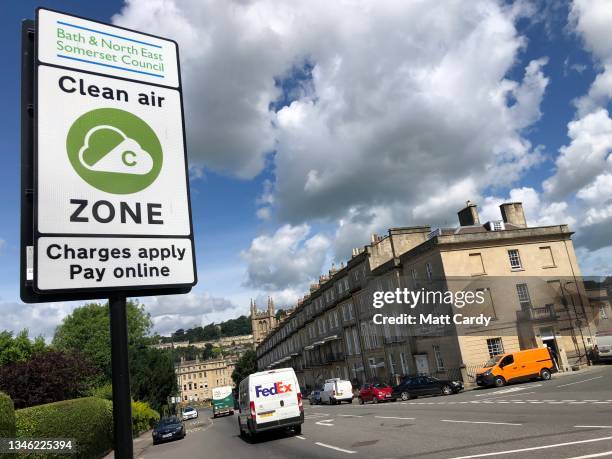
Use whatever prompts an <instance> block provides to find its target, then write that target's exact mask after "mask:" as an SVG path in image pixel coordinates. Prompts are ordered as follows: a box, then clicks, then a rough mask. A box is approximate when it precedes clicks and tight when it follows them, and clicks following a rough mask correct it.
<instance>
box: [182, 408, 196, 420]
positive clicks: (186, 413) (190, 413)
mask: <svg viewBox="0 0 612 459" xmlns="http://www.w3.org/2000/svg"><path fill="white" fill-rule="evenodd" d="M197 417H198V410H196V409H195V408H194V407H192V406H188V407H186V408H185V409H183V421H187V420H189V419H197Z"/></svg>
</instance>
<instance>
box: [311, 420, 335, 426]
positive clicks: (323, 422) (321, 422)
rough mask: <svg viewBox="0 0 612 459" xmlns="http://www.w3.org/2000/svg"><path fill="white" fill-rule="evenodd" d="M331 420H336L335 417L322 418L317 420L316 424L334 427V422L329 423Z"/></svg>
mask: <svg viewBox="0 0 612 459" xmlns="http://www.w3.org/2000/svg"><path fill="white" fill-rule="evenodd" d="M330 422H334V420H333V419H321V420H320V421H317V422H315V424H317V425H319V426H325V427H333V424H328V423H330Z"/></svg>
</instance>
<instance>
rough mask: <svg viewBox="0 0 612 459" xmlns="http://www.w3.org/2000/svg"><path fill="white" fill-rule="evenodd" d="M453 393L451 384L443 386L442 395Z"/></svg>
mask: <svg viewBox="0 0 612 459" xmlns="http://www.w3.org/2000/svg"><path fill="white" fill-rule="evenodd" d="M452 393H453V389H451V388H450V386H442V395H450V394H452Z"/></svg>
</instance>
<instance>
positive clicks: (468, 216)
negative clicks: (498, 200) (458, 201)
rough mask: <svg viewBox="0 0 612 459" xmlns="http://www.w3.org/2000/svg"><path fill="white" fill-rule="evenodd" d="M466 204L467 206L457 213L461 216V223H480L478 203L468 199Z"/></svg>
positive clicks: (470, 224)
mask: <svg viewBox="0 0 612 459" xmlns="http://www.w3.org/2000/svg"><path fill="white" fill-rule="evenodd" d="M466 204H467V205H466V207H464V208H463V209H461V210H460V211H459V212H457V215H458V216H459V225H461V226H472V225H479V224H480V218H479V217H478V206H477V205H476V204H472V202H471V201H467V202H466Z"/></svg>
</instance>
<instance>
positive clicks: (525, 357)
mask: <svg viewBox="0 0 612 459" xmlns="http://www.w3.org/2000/svg"><path fill="white" fill-rule="evenodd" d="M556 371H557V367H556V365H555V363H554V361H553V358H552V355H551V354H550V350H549V349H548V347H540V348H536V349H526V350H524V351H518V352H513V353H511V354H500V355H496V356H495V357H493V358H492V359H491V360H489V361H488V362H487V363H486V364H485V366H484V367H483V368H481V369H479V370H477V371H476V384H478V385H479V386H496V387H501V386H504V385H506V383H509V382H517V381H524V380H527V379H534V378H542V379H543V380H545V381H547V380H549V379H550V378H551V375H552V373H556Z"/></svg>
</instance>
